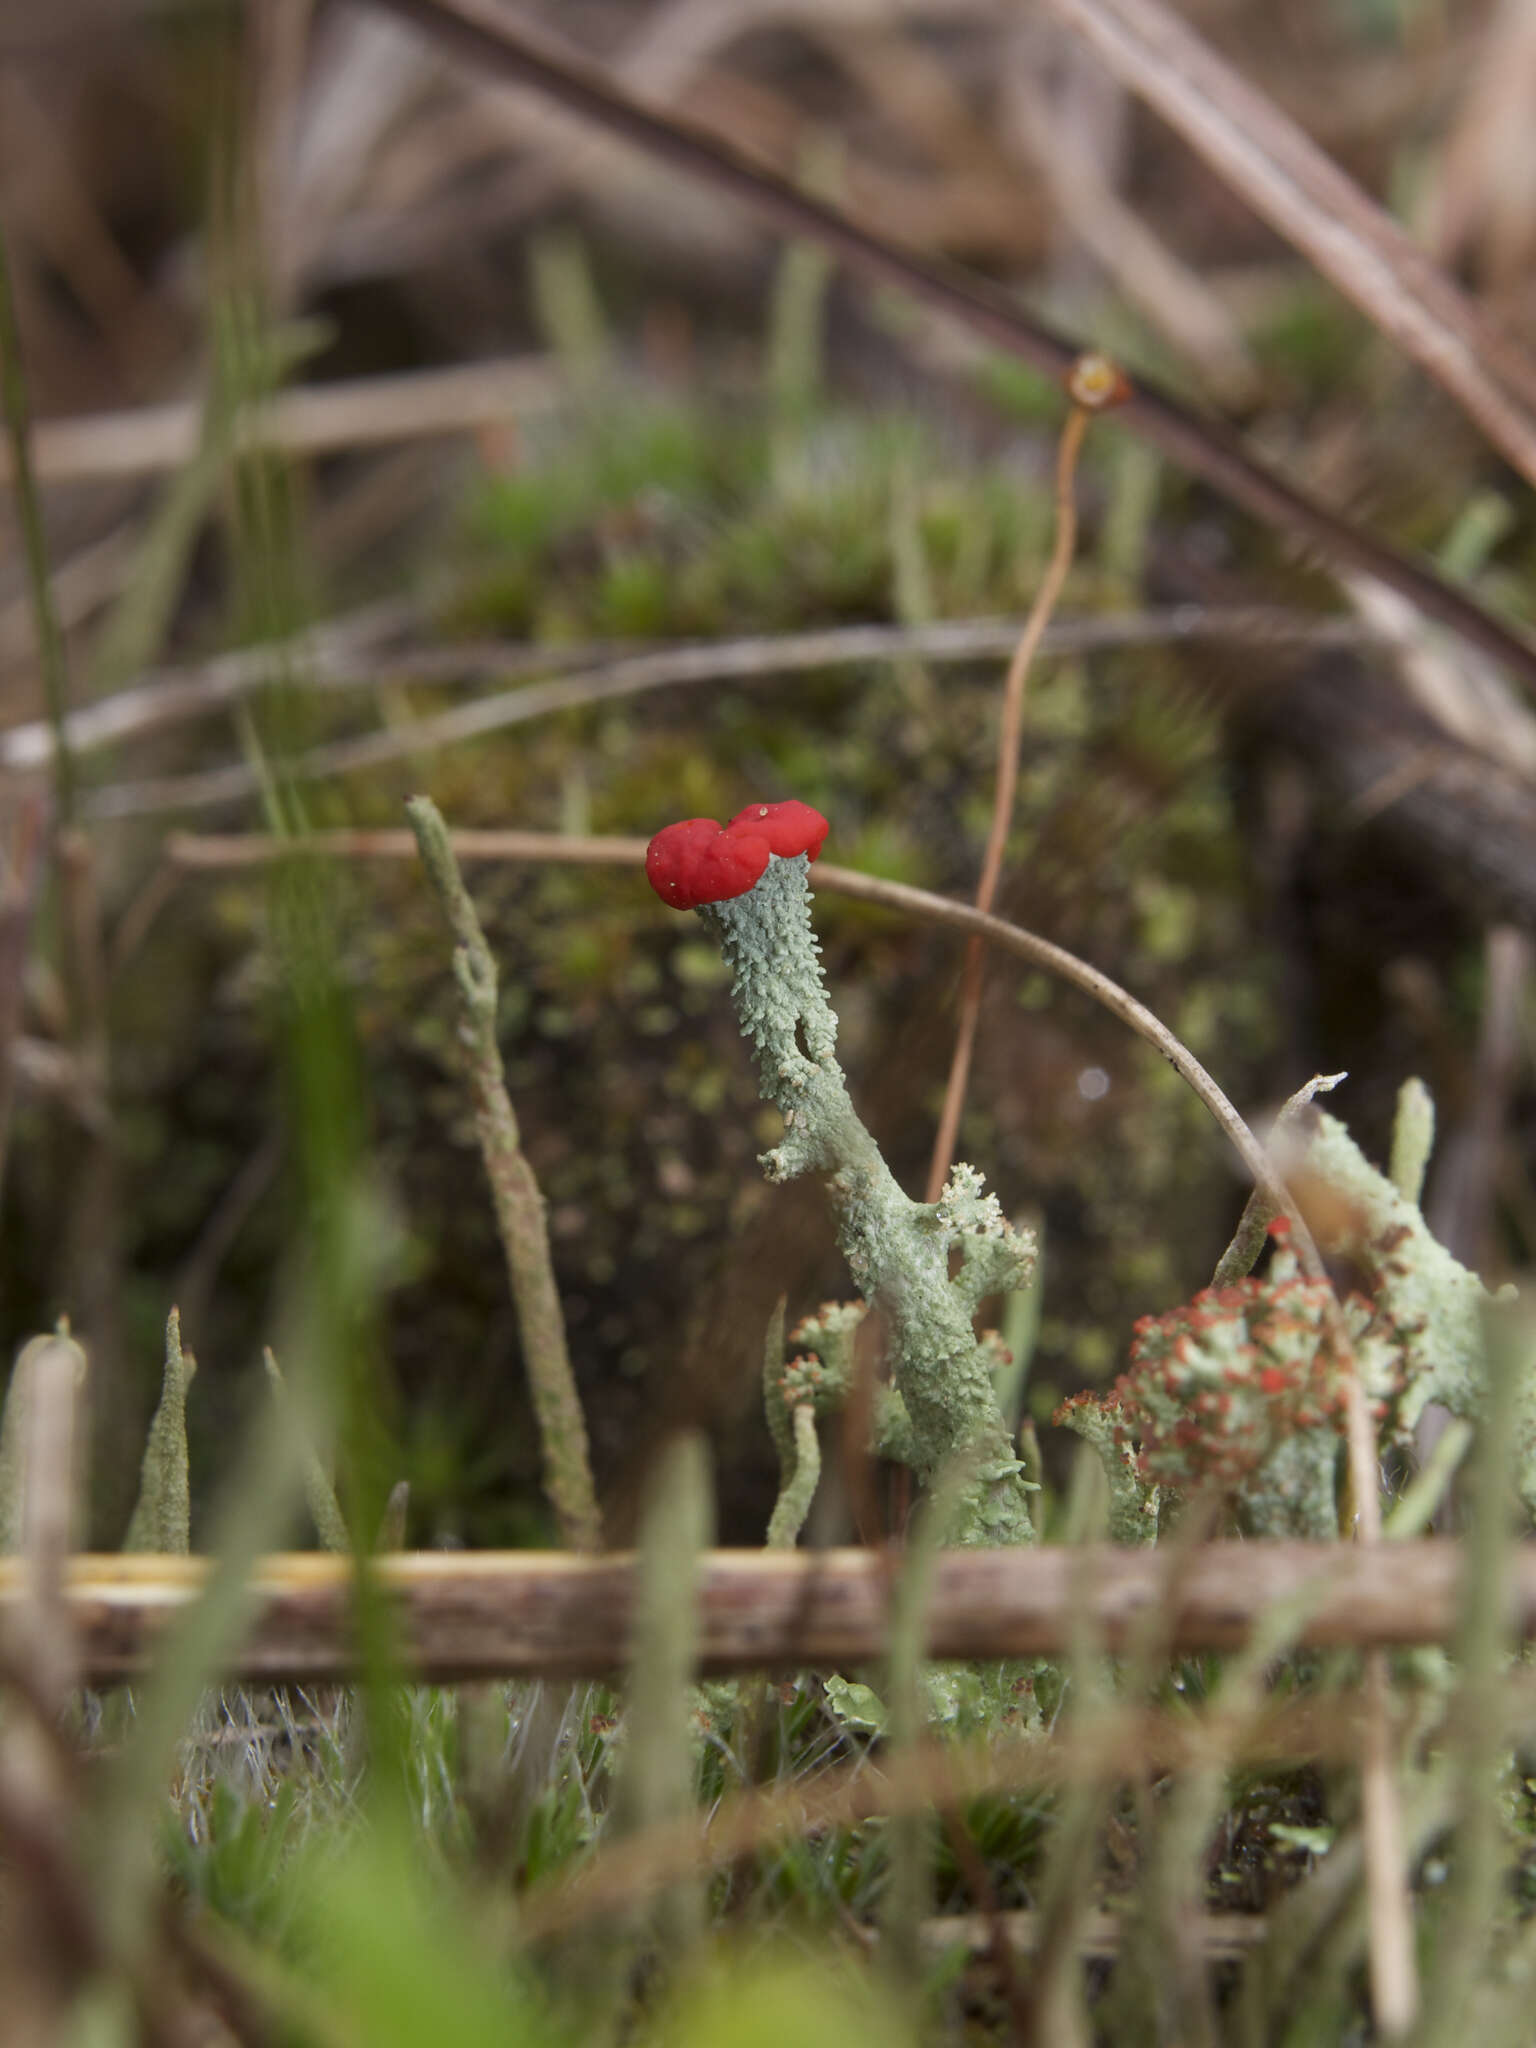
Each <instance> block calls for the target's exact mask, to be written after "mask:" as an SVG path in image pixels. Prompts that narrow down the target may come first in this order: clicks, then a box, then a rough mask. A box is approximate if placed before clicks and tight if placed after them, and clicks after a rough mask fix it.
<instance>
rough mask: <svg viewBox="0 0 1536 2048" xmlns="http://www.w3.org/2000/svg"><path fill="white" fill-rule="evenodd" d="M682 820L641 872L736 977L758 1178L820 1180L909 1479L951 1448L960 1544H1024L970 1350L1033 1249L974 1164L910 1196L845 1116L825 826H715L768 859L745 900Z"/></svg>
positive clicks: (1018, 1472) (976, 1352) (1022, 1501)
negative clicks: (816, 924) (715, 885)
mask: <svg viewBox="0 0 1536 2048" xmlns="http://www.w3.org/2000/svg"><path fill="white" fill-rule="evenodd" d="M687 825H688V828H689V831H688V836H687V839H686V840H685V839H684V838H683V835H682V834H681V831H680V828H678V827H676V826H671V827H668V828H667V832H666V833H659V834H658V835H657V837H656V839H655V840H653V841H652V852H651V855H650V857H648V860H647V872H648V873H649V874H650V875H651V877H652V881H653V886H656V884H657V876H658V872H659V874H660V881H661V886H658V888H657V893H658V894H660V895H661V896H662V899H663V901H665V902H670V903H673V904H674V905H675V906H677V905H680V904H681V903H682V901H683V900H684V899H685V898H686V899H687V900H688V901H689V902H690V904H691V906H692V907H693V908H696V909H697V910H698V912H699V915H700V917H701V918H702V919H703V921H704V922H705V924H706V925H708V926H709V928H710V930H711V931H712V932H713V933H714V934H715V936H716V938H717V939H718V941H719V944H720V948H721V951H722V952H723V954H724V955H725V958H726V960H727V962H728V963H729V965H730V967H731V968H732V970H733V980H732V990H731V992H732V996H733V998H734V1001H735V1004H736V1012H737V1016H738V1018H739V1019H740V1023H741V1029H742V1034H743V1036H744V1037H746V1038H749V1039H750V1040H751V1042H752V1048H753V1052H754V1055H755V1057H756V1062H757V1069H758V1077H759V1085H760V1087H761V1090H762V1093H763V1095H764V1097H765V1098H766V1099H767V1100H768V1101H769V1102H771V1103H773V1105H774V1106H775V1107H776V1108H777V1109H778V1110H779V1112H780V1113H781V1115H782V1116H783V1119H784V1137H783V1140H782V1142H781V1143H780V1144H778V1145H776V1146H775V1147H774V1148H773V1150H772V1151H770V1152H767V1153H765V1154H764V1155H763V1156H762V1159H761V1161H760V1164H761V1166H762V1168H763V1171H764V1173H765V1174H766V1175H767V1177H768V1179H769V1180H771V1181H785V1180H792V1179H793V1178H795V1176H796V1175H798V1174H802V1173H818V1174H820V1175H821V1176H822V1178H823V1180H824V1182H825V1185H826V1188H827V1191H828V1193H829V1195H830V1197H831V1200H832V1204H833V1208H834V1211H835V1213H836V1218H837V1229H838V1241H839V1243H840V1245H841V1247H842V1251H843V1255H844V1257H845V1258H846V1259H847V1261H848V1265H849V1268H850V1270H851V1272H852V1274H853V1277H854V1280H855V1281H856V1283H857V1284H858V1286H859V1288H860V1289H861V1291H862V1292H863V1294H864V1296H865V1297H866V1299H868V1300H869V1301H870V1302H872V1303H878V1304H879V1306H880V1308H881V1310H882V1311H883V1314H884V1317H885V1321H886V1326H887V1329H888V1332H889V1343H890V1367H891V1376H892V1380H893V1382H894V1386H895V1390H896V1392H897V1394H898V1395H899V1396H900V1399H901V1402H902V1406H903V1408H904V1410H905V1414H906V1420H907V1424H908V1426H909V1430H910V1442H909V1446H908V1448H909V1450H910V1456H911V1462H912V1465H913V1467H914V1469H915V1471H916V1472H917V1474H918V1476H919V1478H920V1479H922V1480H924V1481H926V1480H929V1479H931V1478H932V1476H933V1474H934V1473H935V1471H936V1470H937V1469H938V1467H939V1466H940V1465H941V1464H943V1463H945V1462H946V1461H947V1460H949V1459H950V1458H951V1457H953V1456H955V1455H956V1454H958V1453H962V1452H963V1453H964V1454H965V1455H966V1457H967V1460H968V1462H969V1469H970V1472H971V1478H970V1481H969V1484H968V1487H967V1492H966V1498H965V1503H964V1507H963V1510H962V1513H961V1515H960V1518H959V1540H960V1541H962V1542H966V1543H972V1544H978V1543H981V1544H994V1543H995V1544H1009V1543H1028V1542H1032V1541H1033V1540H1034V1528H1033V1524H1032V1522H1031V1520H1030V1514H1029V1498H1028V1496H1029V1487H1028V1484H1027V1482H1026V1481H1025V1479H1024V1476H1023V1469H1022V1467H1021V1465H1020V1463H1019V1461H1018V1459H1017V1458H1016V1457H1015V1456H1014V1452H1013V1445H1012V1443H1011V1441H1010V1439H1009V1433H1008V1429H1007V1426H1006V1424H1005V1423H1004V1421H1003V1418H1002V1414H1001V1412H1000V1411H999V1409H998V1406H997V1402H996V1400H995V1398H994V1395H993V1391H992V1350H991V1347H989V1346H988V1344H986V1343H985V1342H984V1341H983V1340H981V1339H978V1337H977V1335H976V1333H975V1330H974V1328H973V1327H972V1317H973V1316H974V1315H975V1313H976V1310H977V1308H978V1306H979V1304H980V1303H981V1301H982V1300H983V1298H984V1297H986V1296H987V1295H991V1294H997V1293H1005V1292H1010V1291H1012V1290H1013V1289H1015V1288H1018V1287H1022V1286H1023V1285H1024V1284H1025V1283H1026V1282H1027V1280H1028V1278H1029V1275H1030V1272H1031V1270H1032V1267H1033V1264H1034V1245H1033V1242H1032V1241H1031V1240H1030V1239H1028V1238H1027V1237H1021V1236H1019V1235H1018V1234H1016V1233H1015V1232H1014V1231H1013V1230H1012V1228H1011V1227H1010V1226H1009V1224H1008V1223H1007V1221H1006V1220H1005V1219H1004V1217H1003V1214H1002V1211H1001V1209H1000V1208H999V1206H998V1203H997V1200H996V1197H995V1196H990V1195H985V1194H983V1193H982V1183H981V1176H980V1174H978V1173H977V1172H976V1171H975V1169H974V1168H972V1167H969V1166H957V1167H956V1168H955V1170H954V1172H953V1174H952V1175H951V1176H950V1180H949V1183H948V1185H947V1186H946V1188H945V1189H944V1192H943V1194H942V1195H941V1196H940V1198H939V1200H938V1201H937V1202H934V1203H927V1202H915V1201H913V1200H912V1199H911V1198H910V1197H909V1196H908V1195H906V1194H904V1193H903V1191H902V1189H901V1188H900V1187H899V1186H898V1185H897V1182H896V1180H895V1178H894V1176H893V1175H892V1173H891V1171H890V1169H889V1167H887V1165H886V1163H885V1161H884V1159H883V1158H882V1157H881V1154H880V1149H879V1147H878V1146H877V1145H876V1143H875V1141H874V1139H873V1138H872V1137H871V1135H870V1133H869V1131H868V1130H867V1129H866V1128H865V1126H864V1124H863V1122H862V1121H861V1120H860V1118H859V1115H858V1112H857V1111H856V1110H855V1108H854V1106H853V1103H852V1100H851V1099H850V1097H849V1094H848V1087H847V1082H846V1080H845V1078H844V1076H843V1071H842V1069H841V1067H840V1066H839V1065H838V1063H837V1058H836V1046H837V1018H836V1016H835V1014H834V1012H833V1010H832V1006H831V1004H830V1003H829V1002H828V1000H827V994H826V990H825V988H824V986H823V983H822V973H821V961H820V957H819V948H818V946H817V943H816V937H815V934H814V932H813V931H812V929H811V920H810V892H809V887H808V881H807V867H808V862H809V859H810V858H811V857H813V855H814V854H815V853H816V852H819V851H820V845H821V837H822V835H824V833H825V829H826V821H825V820H824V819H822V818H821V817H820V814H819V813H817V812H814V811H811V810H810V809H809V807H808V806H806V805H801V804H796V805H793V806H789V805H783V806H765V805H758V806H753V807H751V808H750V809H749V810H747V811H744V812H742V813H740V814H739V816H738V817H737V818H735V819H733V820H732V821H731V824H730V825H729V826H727V827H725V828H723V830H722V828H720V827H718V826H715V827H713V831H714V832H715V833H717V834H719V835H720V837H721V838H740V839H744V840H745V841H746V842H747V848H748V851H747V854H746V859H747V862H748V864H749V865H750V864H752V863H753V862H754V861H755V853H753V852H752V851H751V849H752V848H753V847H755V846H757V845H763V846H765V847H766V848H767V852H768V858H767V860H766V862H765V864H764V867H763V870H762V873H761V878H760V879H759V880H758V881H757V882H756V883H755V884H754V885H749V886H748V887H746V888H745V889H740V890H738V889H737V888H736V887H735V886H734V881H735V878H736V873H737V871H738V869H739V867H740V864H741V855H740V851H739V849H733V850H729V851H726V850H722V849H721V848H720V847H719V846H718V845H717V843H716V841H715V840H714V839H713V838H711V837H710V833H709V831H708V830H706V829H704V828H706V827H710V826H712V821H710V820H704V821H699V820H692V819H691V820H688V821H687ZM817 828H819V830H818V829H817ZM669 835H671V836H670V837H669ZM658 846H659V847H660V852H659V853H658V852H657V849H658ZM695 849H696V857H695ZM679 854H680V855H682V856H683V857H682V858H681V860H679V859H678V858H676V856H677V855H679ZM716 868H719V869H720V870H721V871H722V872H724V873H726V874H727V875H728V876H729V878H730V880H731V883H732V886H730V887H729V888H728V889H727V890H726V892H724V893H723V894H722V896H721V897H720V898H718V899H717V900H713V901H706V900H703V898H702V897H701V896H700V895H699V893H698V891H699V888H700V887H708V886H709V882H710V874H711V873H712V872H713V871H714V870H715V869H716ZM706 870H708V871H709V872H706ZM668 884H675V885H676V886H672V887H668V886H667V885H668ZM952 1254H953V1255H956V1256H957V1258H958V1269H957V1271H956V1272H955V1273H954V1274H951V1272H950V1264H951V1256H952ZM823 1362H824V1361H823Z"/></svg>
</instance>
